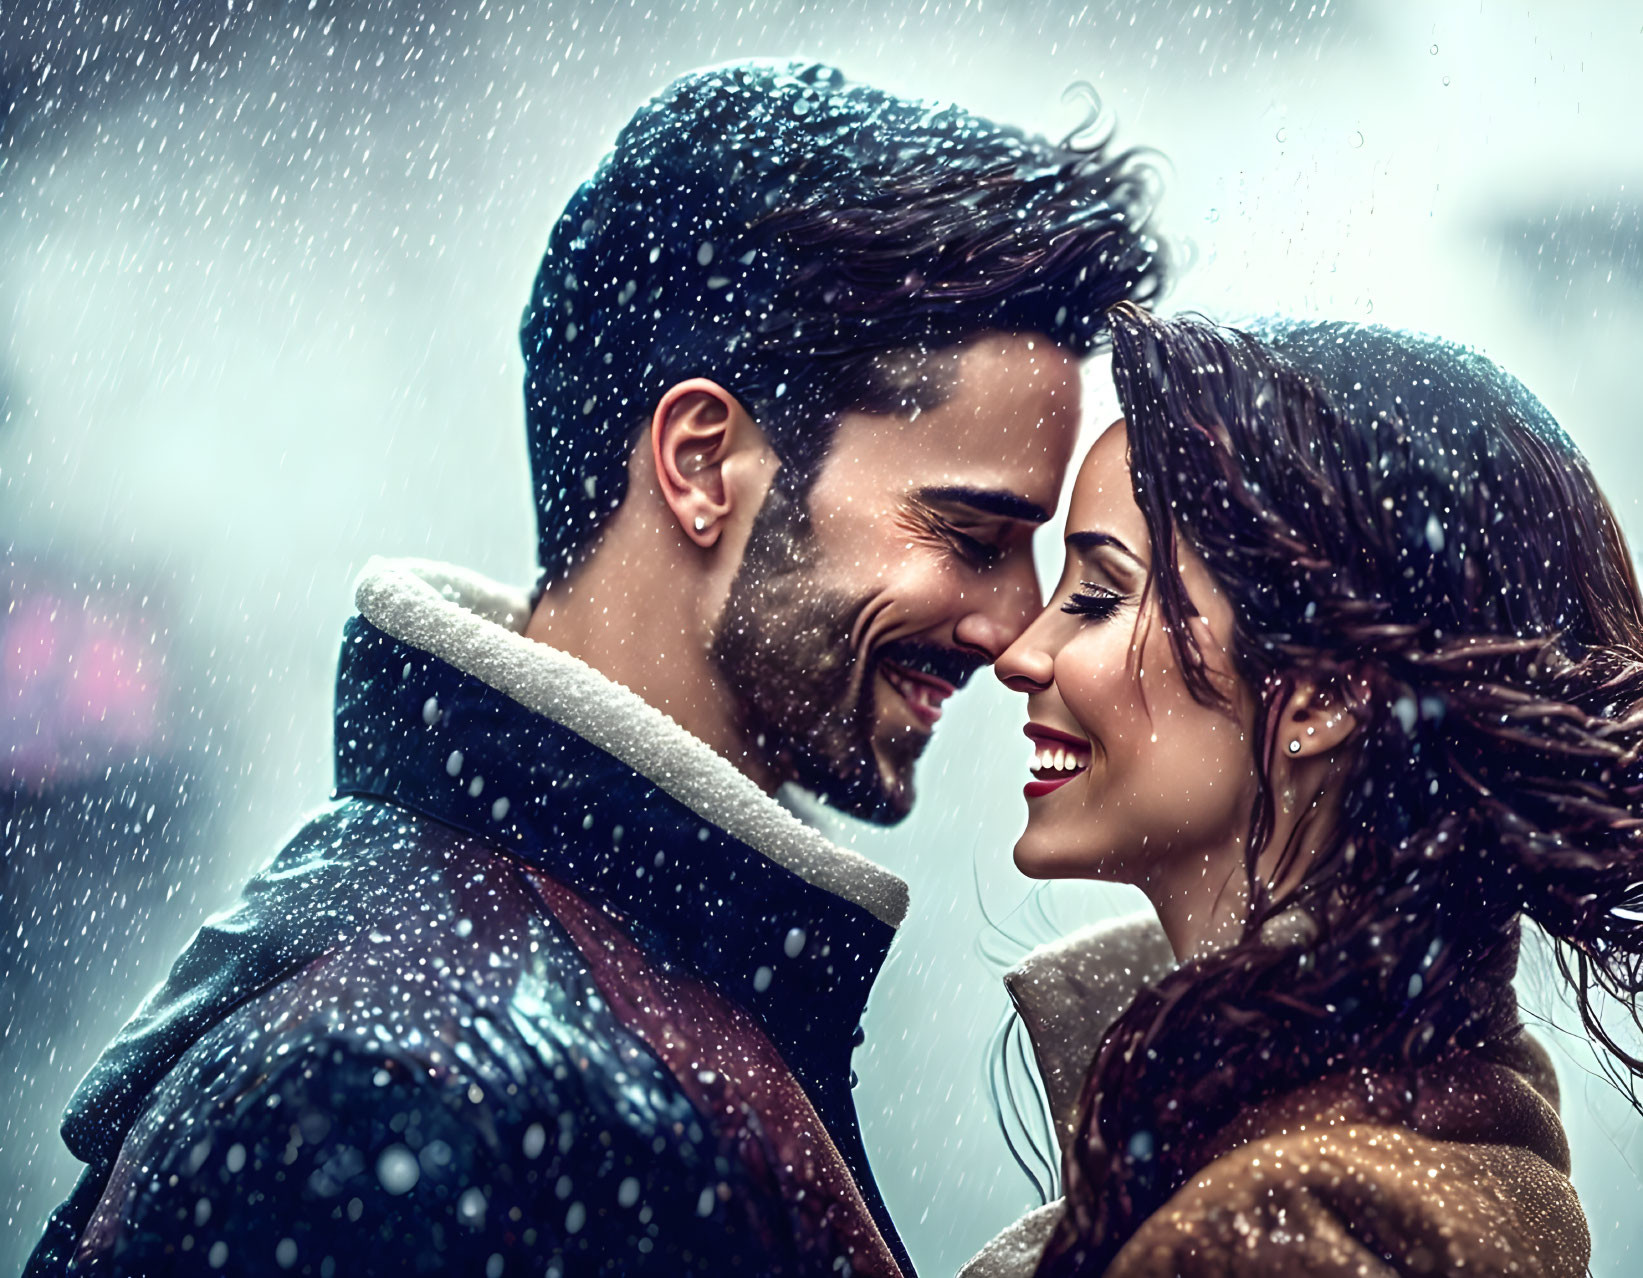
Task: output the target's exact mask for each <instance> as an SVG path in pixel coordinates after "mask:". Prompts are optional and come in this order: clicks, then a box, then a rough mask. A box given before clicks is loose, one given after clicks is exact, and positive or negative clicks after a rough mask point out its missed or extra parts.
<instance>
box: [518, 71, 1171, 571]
mask: <svg viewBox="0 0 1643 1278" xmlns="http://www.w3.org/2000/svg"><path fill="white" fill-rule="evenodd" d="M1090 105H1091V118H1090V121H1089V123H1088V126H1087V127H1086V128H1084V129H1081V130H1080V131H1079V132H1078V133H1076V134H1075V135H1074V136H1073V137H1070V138H1068V139H1067V140H1065V141H1063V142H1060V143H1056V142H1050V141H1047V140H1045V139H1043V138H1039V137H1033V136H1029V135H1027V134H1024V133H1022V132H1020V131H1019V130H1016V129H1011V128H1005V127H1002V126H1000V125H997V124H994V123H992V122H991V121H989V120H986V119H983V118H981V117H979V116H976V115H972V114H970V113H969V112H967V111H964V110H961V109H960V108H958V107H955V106H950V105H943V104H936V103H930V102H921V101H915V100H912V99H907V98H901V97H897V96H895V95H894V94H890V93H886V92H883V91H882V90H879V89H875V88H872V87H871V86H868V85H863V84H855V83H851V82H849V81H847V80H846V79H845V78H844V76H843V75H842V74H841V73H840V72H839V71H837V70H835V69H833V68H832V67H827V66H821V65H815V64H806V63H802V62H742V63H736V64H733V65H730V66H725V67H718V68H714V69H711V70H707V71H698V72H693V73H692V74H690V75H687V76H684V77H682V78H680V79H679V80H677V81H675V82H674V83H673V84H671V85H670V86H668V88H666V89H665V90H663V91H662V92H661V93H660V94H658V95H657V96H656V97H655V98H653V99H652V100H651V101H650V102H649V103H647V104H646V105H645V106H644V107H642V108H640V110H639V111H638V112H637V113H636V114H635V115H634V117H633V119H632V120H631V121H629V123H628V124H627V126H626V127H625V128H624V129H623V130H622V132H621V135H620V136H619V137H618V138H617V140H616V146H615V148H614V149H613V150H612V151H611V153H610V154H609V155H608V156H606V157H605V159H604V161H603V163H601V164H600V166H599V169H598V171H597V172H596V173H595V174H594V176H593V177H591V178H590V179H589V180H588V181H587V182H585V183H584V184H583V185H582V186H581V188H580V189H579V190H577V192H576V193H575V195H574V196H573V197H572V198H571V200H570V203H569V204H568V206H567V207H566V209H565V211H564V213H563V214H562V215H561V217H560V218H559V220H558V221H557V222H556V223H555V225H554V228H553V231H552V233H551V236H550V238H549V241H548V247H547V252H546V254H545V255H544V256H543V258H542V264H541V268H540V270H539V271H538V274H537V277H536V283H535V285H534V287H533V289H532V293H531V300H530V304H529V305H528V306H527V307H526V309H525V315H524V320H523V323H522V325H521V328H520V345H521V348H522V350H523V352H524V356H525V410H526V430H527V437H528V443H529V448H530V461H531V472H532V479H533V483H534V488H535V496H536V508H537V525H538V541H539V546H538V554H539V556H540V562H541V564H542V567H543V569H544V572H545V574H546V576H547V577H548V578H549V579H557V578H559V577H562V576H564V575H565V574H566V573H568V572H569V571H570V570H571V569H572V568H573V567H574V566H575V565H576V563H577V562H579V560H580V558H581V556H582V553H583V552H584V550H585V549H586V548H587V547H588V546H589V545H590V544H591V543H592V542H593V540H594V538H595V537H596V535H597V533H598V531H599V529H600V527H601V526H602V524H603V521H604V520H605V519H606V517H607V516H608V515H609V514H610V512H611V511H613V510H615V509H616V507H617V506H619V505H620V504H621V502H622V498H623V496H624V495H625V493H626V491H627V466H628V458H629V454H630V453H631V451H632V448H633V444H634V441H635V439H636V438H637V436H638V435H639V433H640V432H641V431H642V430H643V429H644V427H645V426H647V425H648V424H649V421H650V414H651V412H652V410H653V409H654V407H655V405H656V403H657V401H658V400H659V399H660V398H661V396H662V394H663V393H664V392H665V391H666V390H667V388H668V387H669V386H672V385H675V384H677V383H678V382H680V381H683V380H685V379H687V378H691V377H709V378H713V379H714V380H716V381H718V382H719V383H720V384H722V385H723V386H725V387H726V388H727V389H728V390H730V391H731V392H732V393H734V394H735V395H736V396H737V398H738V399H739V400H740V401H741V403H742V406H743V407H744V408H746V409H747V411H748V413H749V414H750V415H751V416H752V417H753V419H754V420H755V421H756V422H757V423H758V424H759V426H760V428H761V429H762V430H763V431H764V432H765V435H766V437H767V438H768V439H769V441H770V444H771V447H772V448H773V449H774V450H775V451H776V453H777V455H778V456H779V457H780V458H781V460H782V463H783V465H782V470H781V472H780V478H779V480H778V482H779V483H781V484H782V485H783V486H784V487H785V488H786V489H787V490H788V492H789V495H799V494H802V493H803V492H804V491H806V489H807V484H808V481H809V480H810V479H811V478H812V477H813V476H814V473H815V470H816V468H817V466H818V465H819V462H820V460H821V458H822V457H823V456H824V455H825V453H826V451H827V448H828V446H829V444H830V442H831V439H832V430H833V427H834V426H835V425H836V424H837V420H838V418H839V416H840V415H841V414H843V413H845V412H849V411H866V412H893V411H904V410H909V409H915V408H929V407H934V406H935V404H936V403H939V402H940V400H941V399H942V398H943V396H944V394H945V393H946V390H947V387H946V385H945V383H944V381H943V379H941V378H940V377H927V376H924V375H922V372H923V370H922V368H921V367H920V361H919V359H918V358H917V357H918V356H920V355H922V354H928V353H934V352H937V351H940V350H943V349H948V348H951V347H954V346H958V345H962V344H963V343H964V342H965V341H966V340H968V339H970V338H972V337H975V336H977V335H979V334H981V333H982V332H985V331H987V330H990V329H999V330H1010V331H1016V332H1025V333H1040V334H1043V335H1044V336H1046V337H1048V338H1049V339H1050V340H1052V341H1054V342H1056V343H1058V344H1060V345H1062V346H1064V347H1066V348H1067V349H1068V350H1071V351H1073V352H1074V353H1076V354H1079V355H1083V354H1086V353H1088V352H1089V351H1090V350H1092V349H1093V348H1094V347H1095V346H1096V345H1097V344H1098V343H1099V342H1101V341H1102V340H1104V338H1105V331H1106V318H1105V317H1106V312H1107V310H1108V308H1109V307H1110V306H1111V305H1112V304H1113V303H1114V302H1117V301H1120V300H1122V299H1124V298H1133V299H1145V298H1148V297H1151V296H1152V295H1154V294H1155V293H1156V292H1157V290H1158V288H1159V286H1160V284H1161V281H1162V278H1163V271H1164V263H1163V259H1162V256H1161V253H1160V250H1159V246H1158V244H1157V243H1156V241H1155V240H1154V239H1153V238H1152V237H1151V236H1150V235H1149V234H1148V232H1147V222H1148V220H1149V218H1150V216H1151V213H1152V209H1153V205H1154V203H1155V201H1156V196H1157V181H1156V169H1155V167H1154V165H1153V164H1152V163H1151V161H1150V160H1149V159H1148V157H1146V156H1144V155H1142V154H1140V153H1138V152H1136V151H1132V150H1119V149H1117V148H1116V147H1114V146H1112V145H1111V132H1112V130H1111V122H1110V120H1108V119H1107V118H1106V117H1105V116H1103V115H1101V113H1100V111H1099V107H1098V105H1097V104H1095V103H1094V100H1093V95H1092V96H1091V101H1090ZM909 372H911V374H912V375H911V376H909Z"/></svg>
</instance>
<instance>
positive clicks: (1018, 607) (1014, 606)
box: [953, 563, 1044, 662]
mask: <svg viewBox="0 0 1643 1278" xmlns="http://www.w3.org/2000/svg"><path fill="white" fill-rule="evenodd" d="M990 584H991V586H992V590H991V592H990V593H989V594H988V595H987V596H986V597H984V598H978V599H975V600H974V601H973V602H974V603H975V605H976V606H975V607H974V608H973V609H972V610H971V611H969V612H967V613H965V615H964V616H962V617H960V618H959V621H958V624H957V625H956V626H954V627H953V639H954V640H955V641H956V642H957V643H958V645H959V646H960V647H962V648H969V649H972V650H973V651H975V652H979V653H981V654H982V655H983V656H985V657H986V658H987V660H988V661H989V662H992V661H997V660H998V659H999V657H1000V656H1001V655H1002V654H1003V653H1004V650H1005V649H1006V648H1008V647H1009V646H1010V645H1011V644H1013V643H1014V642H1015V641H1016V640H1017V639H1019V638H1020V637H1021V635H1022V633H1023V632H1024V631H1025V630H1026V629H1027V627H1028V626H1029V625H1031V624H1032V620H1033V618H1034V617H1036V616H1037V615H1038V613H1039V611H1040V609H1041V608H1042V607H1043V605H1044V600H1043V596H1042V595H1041V594H1040V593H1039V589H1038V576H1037V574H1036V573H1035V572H1034V571H1033V569H1032V565H1031V564H1030V563H1029V564H1026V565H1024V571H1017V572H1012V573H1010V574H1009V576H1008V577H999V578H995V579H994V580H993V581H992V582H991V583H990Z"/></svg>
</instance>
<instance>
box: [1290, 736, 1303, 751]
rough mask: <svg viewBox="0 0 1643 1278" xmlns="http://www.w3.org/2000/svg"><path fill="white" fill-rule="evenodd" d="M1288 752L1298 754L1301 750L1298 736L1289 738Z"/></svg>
mask: <svg viewBox="0 0 1643 1278" xmlns="http://www.w3.org/2000/svg"><path fill="white" fill-rule="evenodd" d="M1289 752H1290V753H1291V754H1299V753H1300V752H1301V741H1300V738H1299V737H1291V738H1290V739H1289Z"/></svg>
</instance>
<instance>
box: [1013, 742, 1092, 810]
mask: <svg viewBox="0 0 1643 1278" xmlns="http://www.w3.org/2000/svg"><path fill="white" fill-rule="evenodd" d="M1022 731H1023V732H1025V733H1026V734H1027V738H1028V740H1030V741H1031V742H1032V743H1033V756H1032V761H1031V763H1030V765H1029V766H1030V767H1031V768H1032V773H1033V778H1034V779H1033V780H1031V781H1029V782H1027V784H1026V786H1025V787H1024V788H1023V789H1022V793H1023V794H1025V795H1026V796H1027V797H1028V798H1029V799H1037V798H1040V797H1042V796H1043V795H1046V794H1049V793H1050V792H1051V791H1052V790H1059V789H1060V788H1061V787H1062V786H1064V785H1066V784H1067V782H1069V781H1071V780H1072V779H1073V778H1074V777H1076V776H1078V775H1079V773H1081V772H1084V771H1085V770H1087V769H1088V768H1089V766H1090V743H1089V742H1088V741H1085V740H1084V739H1083V738H1082V737H1075V736H1073V735H1072V734H1071V733H1067V732H1062V731H1060V730H1058V729H1056V728H1050V727H1046V726H1045V725H1043V724H1041V723H1029V724H1028V725H1027V726H1026V727H1025V728H1023V729H1022Z"/></svg>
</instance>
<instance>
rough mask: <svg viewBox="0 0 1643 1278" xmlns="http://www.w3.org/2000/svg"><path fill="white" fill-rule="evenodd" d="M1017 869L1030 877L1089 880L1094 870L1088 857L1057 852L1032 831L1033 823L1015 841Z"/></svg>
mask: <svg viewBox="0 0 1643 1278" xmlns="http://www.w3.org/2000/svg"><path fill="white" fill-rule="evenodd" d="M1013 855H1014V859H1015V868H1016V869H1018V870H1020V871H1021V872H1022V873H1023V874H1025V875H1026V876H1027V877H1028V878H1029V879H1087V878H1093V877H1095V876H1094V873H1093V869H1094V867H1092V866H1091V865H1090V864H1089V858H1087V857H1084V856H1078V855H1070V854H1068V853H1067V852H1065V851H1058V850H1057V849H1056V847H1055V846H1054V845H1053V843H1052V842H1051V841H1050V840H1048V839H1044V838H1042V837H1039V836H1038V835H1036V834H1035V833H1034V832H1033V829H1032V827H1031V826H1028V827H1027V830H1026V831H1025V832H1024V833H1023V834H1022V836H1021V837H1020V838H1019V839H1017V840H1016V844H1015V852H1014V854H1013Z"/></svg>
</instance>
